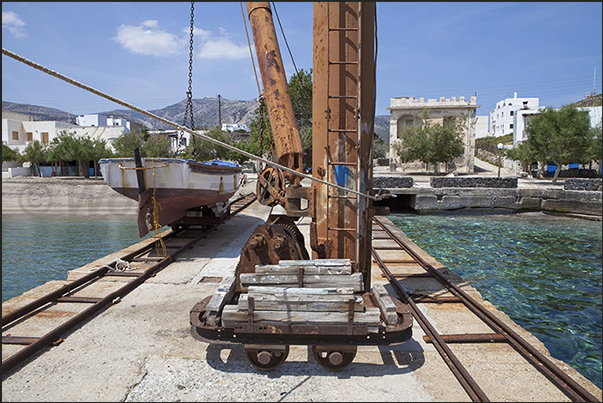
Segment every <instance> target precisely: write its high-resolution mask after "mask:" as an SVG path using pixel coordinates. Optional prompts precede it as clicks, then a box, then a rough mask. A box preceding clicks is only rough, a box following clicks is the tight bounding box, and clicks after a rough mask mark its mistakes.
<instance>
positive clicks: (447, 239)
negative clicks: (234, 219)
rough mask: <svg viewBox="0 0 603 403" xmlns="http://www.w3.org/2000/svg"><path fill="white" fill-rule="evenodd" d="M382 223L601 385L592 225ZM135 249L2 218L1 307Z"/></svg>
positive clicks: (76, 231)
mask: <svg viewBox="0 0 603 403" xmlns="http://www.w3.org/2000/svg"><path fill="white" fill-rule="evenodd" d="M389 218H390V219H391V220H392V221H393V222H394V223H395V224H396V225H398V226H399V227H400V228H401V229H402V230H403V231H404V232H405V233H406V234H407V235H408V236H409V237H410V239H411V240H413V241H414V242H415V243H416V244H417V245H419V246H420V247H421V248H422V249H424V250H425V251H426V252H428V253H429V254H430V255H431V256H433V257H434V258H436V259H437V260H438V261H439V262H440V263H442V264H445V265H446V266H448V267H449V268H450V269H451V270H452V271H454V272H455V273H456V274H458V275H459V276H461V277H462V278H463V279H464V280H465V281H467V282H468V283H470V284H471V285H472V286H474V287H475V288H476V289H478V290H479V291H480V292H481V294H482V295H483V296H484V298H486V299H487V300H489V301H490V302H492V303H493V304H494V305H495V306H496V307H497V308H498V309H500V310H501V311H503V312H505V313H506V314H507V315H509V316H510V317H511V318H512V319H513V320H514V321H515V322H517V323H518V324H520V325H521V326H522V327H524V328H525V329H527V330H529V331H530V332H531V333H532V334H534V335H535V336H536V337H538V338H539V339H540V340H541V341H542V342H543V343H544V344H545V346H546V347H547V348H548V349H549V351H550V352H551V355H552V356H553V357H555V358H558V359H560V360H562V361H564V362H566V363H568V364H570V365H572V366H573V367H574V368H575V369H576V370H578V371H580V372H581V373H582V374H583V375H584V376H586V377H587V378H588V379H590V380H591V381H592V382H593V383H595V384H596V385H597V386H598V387H601V348H602V347H601V331H602V325H601V317H602V315H601V304H602V303H601V248H602V236H601V232H602V231H601V223H600V222H594V221H588V220H581V219H576V218H568V217H554V216H547V215H543V214H540V213H535V214H532V213H520V214H508V215H454V214H451V215H445V216H444V215H390V216H389ZM148 236H150V235H147V237H148ZM138 241H140V238H139V237H138V228H137V224H136V220H135V219H130V218H125V217H107V216H102V217H93V216H65V217H62V216H44V217H41V216H26V215H14V216H11V215H5V214H3V215H2V302H4V301H6V300H8V299H10V298H13V297H16V296H18V295H21V294H22V293H24V292H25V291H28V290H30V289H32V288H34V287H37V286H39V285H41V284H44V283H46V282H48V281H51V280H66V279H67V272H68V271H70V270H72V269H75V268H78V267H81V266H83V265H85V264H87V263H90V262H92V261H94V260H96V259H98V258H101V257H103V256H106V255H108V254H110V253H113V252H116V251H118V250H120V249H122V248H124V247H126V246H129V245H131V244H134V243H136V242H138Z"/></svg>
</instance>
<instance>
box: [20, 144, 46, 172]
mask: <svg viewBox="0 0 603 403" xmlns="http://www.w3.org/2000/svg"><path fill="white" fill-rule="evenodd" d="M47 148H48V147H47V146H46V144H45V143H42V142H40V140H34V141H32V142H31V143H29V144H28V145H27V146H26V147H25V149H24V150H23V160H24V161H28V162H30V163H32V164H33V166H34V175H39V176H42V172H41V171H40V163H42V162H46V161H48V150H47Z"/></svg>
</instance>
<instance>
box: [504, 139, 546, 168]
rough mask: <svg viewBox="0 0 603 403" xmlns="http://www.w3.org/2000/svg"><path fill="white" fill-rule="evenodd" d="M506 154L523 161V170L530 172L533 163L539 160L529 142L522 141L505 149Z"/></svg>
mask: <svg viewBox="0 0 603 403" xmlns="http://www.w3.org/2000/svg"><path fill="white" fill-rule="evenodd" d="M505 155H506V156H507V157H508V158H510V159H512V160H516V161H519V162H521V164H522V167H523V170H524V171H528V172H529V171H530V170H531V167H532V163H533V162H535V161H537V160H538V158H537V157H536V156H535V154H534V151H533V150H532V149H531V148H530V145H529V144H528V143H527V142H521V143H519V144H518V145H517V146H516V147H515V148H511V149H509V150H505Z"/></svg>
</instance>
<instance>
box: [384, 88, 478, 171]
mask: <svg viewBox="0 0 603 403" xmlns="http://www.w3.org/2000/svg"><path fill="white" fill-rule="evenodd" d="M479 107H480V106H479V105H477V97H475V96H472V97H471V98H470V100H469V101H466V100H465V97H459V99H456V97H451V98H445V97H440V99H439V100H436V99H428V100H427V101H425V99H424V98H419V99H415V98H414V97H396V98H391V100H390V107H389V108H387V109H389V111H390V121H389V128H390V139H389V149H390V169H393V170H395V169H396V168H395V167H396V166H400V167H401V168H402V169H404V170H408V169H412V170H415V171H417V172H418V171H425V166H424V165H425V164H423V163H407V164H400V162H399V159H398V158H397V157H396V153H395V151H394V148H393V145H394V144H395V143H396V142H399V141H400V140H399V139H400V134H401V133H402V131H403V130H404V128H405V127H406V126H408V125H414V124H416V121H417V120H416V119H417V118H418V119H420V118H421V115H422V113H423V111H427V112H428V117H427V120H429V121H431V122H434V123H442V122H443V120H444V119H446V118H449V117H461V116H465V117H466V118H467V122H466V125H465V130H464V133H463V134H464V136H463V139H462V140H463V144H464V146H465V151H464V153H463V154H462V155H461V156H459V157H457V158H455V159H454V164H455V165H456V166H455V168H454V169H455V170H456V171H457V172H459V173H461V172H464V173H468V172H473V171H474V162H475V156H474V153H475V134H476V125H477V122H478V119H477V117H476V110H477V108H479ZM481 122H482V124H483V122H484V120H483V119H481ZM439 171H440V172H442V171H443V169H441V168H440V169H439Z"/></svg>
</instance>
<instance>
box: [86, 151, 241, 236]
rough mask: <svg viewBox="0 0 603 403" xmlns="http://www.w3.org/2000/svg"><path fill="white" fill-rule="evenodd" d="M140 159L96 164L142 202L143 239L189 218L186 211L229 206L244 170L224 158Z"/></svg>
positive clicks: (114, 186)
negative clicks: (205, 159)
mask: <svg viewBox="0 0 603 403" xmlns="http://www.w3.org/2000/svg"><path fill="white" fill-rule="evenodd" d="M141 162H142V164H141V165H142V166H139V167H138V168H137V166H136V162H135V159H134V158H103V159H101V160H99V162H98V163H99V165H100V170H101V174H102V176H103V179H104V180H105V182H106V183H107V185H109V186H110V187H111V188H112V189H113V190H115V191H117V192H118V193H121V194H122V195H124V196H127V197H129V198H130V199H133V200H137V201H138V232H139V235H140V237H143V236H145V235H146V234H148V233H149V231H152V230H155V229H156V228H161V227H162V226H164V225H170V224H172V223H173V222H175V221H177V220H179V219H181V218H182V217H185V216H186V215H187V211H188V210H199V211H201V210H202V209H205V210H206V211H210V210H212V209H213V213H212V212H211V211H210V214H214V213H219V212H221V211H224V210H225V209H228V206H229V204H228V200H229V199H230V198H231V197H232V196H233V195H234V193H235V192H236V191H237V189H238V188H239V185H240V180H241V174H242V169H241V166H240V165H239V164H236V163H231V162H226V161H220V160H213V161H205V162H200V161H194V160H188V159H180V158H141Z"/></svg>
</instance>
